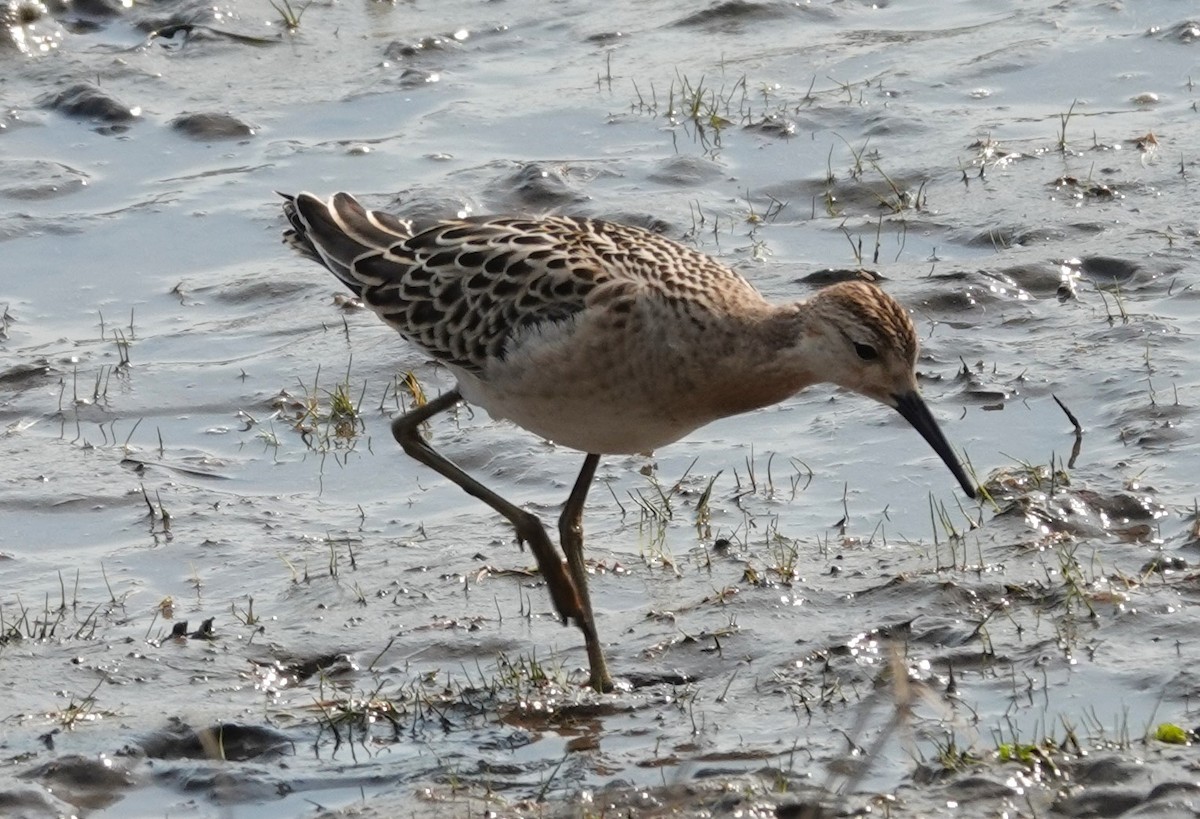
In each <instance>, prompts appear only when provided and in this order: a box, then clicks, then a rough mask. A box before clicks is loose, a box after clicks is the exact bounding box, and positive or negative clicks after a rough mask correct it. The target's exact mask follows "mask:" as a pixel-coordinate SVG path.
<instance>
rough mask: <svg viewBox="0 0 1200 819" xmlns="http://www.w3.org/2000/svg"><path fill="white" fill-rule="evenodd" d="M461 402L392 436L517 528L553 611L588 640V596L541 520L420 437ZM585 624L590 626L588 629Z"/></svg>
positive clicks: (400, 424) (423, 412)
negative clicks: (574, 579) (434, 418)
mask: <svg viewBox="0 0 1200 819" xmlns="http://www.w3.org/2000/svg"><path fill="white" fill-rule="evenodd" d="M461 400H462V395H461V394H460V393H459V391H458V389H457V388H455V389H452V390H450V391H449V392H446V393H443V394H442V395H440V396H438V397H437V398H435V399H433V400H432V401H428V402H426V403H425V404H424V405H423V406H420V407H418V408H416V409H414V410H411V411H410V412H406V413H405V414H404V415H401V416H400V417H399V418H396V419H395V420H393V421H392V435H394V436H395V437H396V441H397V442H399V444H400V446H401V448H402V449H403V450H404V451H405V453H407V454H408V455H409V456H410V457H412V458H414V459H416V460H418V461H420V462H421V463H423V464H425V465H426V466H428V467H429V468H430V469H432V470H434V471H435V472H438V473H439V474H441V475H442V476H444V477H446V478H449V479H450V480H452V481H454V482H455V483H456V484H458V485H459V486H461V487H462V488H463V489H464V490H466V492H467V494H469V495H473V496H474V497H476V498H479V499H480V500H481V501H483V502H484V503H486V504H487V505H488V506H490V507H492V508H493V509H495V510H496V511H497V512H499V513H500V514H501V515H504V517H506V518H507V519H508V521H509V522H510V523H511V524H512V525H513V526H514V527H516V530H517V538H518V539H519V540H520V541H521V542H522V543H528V544H529V549H530V551H532V552H533V557H534V559H535V560H537V564H538V569H539V570H541V573H542V577H544V578H545V579H546V585H547V587H549V589H550V598H551V600H553V602H554V608H555V609H556V610H557V611H558V614H559V616H560V617H562V619H563V624H564V625H565V624H566V623H567V621H568V620H571V619H574V620H575V622H576V623H578V624H579V627H580V628H581V629H583V630H584V638H585V640H586V639H587V635H588V625H590V623H591V611H590V609H585V608H584V604H583V602H581V600H583V601H586V599H587V597H586V595H587V592H586V590H585V591H584V596H583V597H582V598H581V597H580V594H579V590H578V589H577V588H576V586H575V584H574V583H573V582H572V581H571V577H570V575H569V574H567V571H566V569H565V568H564V567H563V562H562V559H561V558H560V557H559V556H558V551H557V550H556V549H555V548H554V544H553V543H551V542H550V538H549V536H547V534H546V528H545V527H544V526H542V522H541V521H540V520H538V517H537V515H533V514H530V513H529V512H526V511H525V510H524V509H522V508H520V507H519V506H516V505H515V504H512V503H510V502H508V501H506V500H505V499H504V498H502V497H500V496H499V495H497V494H496V493H495V492H493V491H492V490H490V489H488V488H487V487H486V486H484V485H483V484H482V483H480V482H479V481H477V480H475V479H474V478H472V477H471V476H470V475H468V474H467V473H466V472H463V471H462V470H461V469H459V468H458V467H457V466H455V465H454V464H453V463H451V462H450V461H449V460H447V459H446V458H445V457H444V456H442V455H439V454H438V453H437V452H436V451H435V450H434V449H433V447H431V446H430V445H429V444H428V443H427V442H426V441H425V439H424V438H422V437H421V424H423V423H425V422H426V421H427V420H429V418H431V417H432V416H434V415H437V414H438V413H439V412H443V411H444V410H447V409H449V408H450V407H452V406H454V405H455V404H457V403H458V402H459V401H461ZM593 468H594V466H593ZM585 623H586V624H588V625H585ZM591 631H592V634H593V635H594V634H595V629H594V628H593V629H592V630H591ZM592 639H594V637H593V638H592ZM588 646H589V648H588V654H589V655H590V654H591V647H590V646H591V643H590V642H589V643H588Z"/></svg>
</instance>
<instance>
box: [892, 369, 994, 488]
mask: <svg viewBox="0 0 1200 819" xmlns="http://www.w3.org/2000/svg"><path fill="white" fill-rule="evenodd" d="M892 397H893V398H895V399H896V411H897V412H899V413H900V414H901V415H903V416H904V420H906V421H908V423H910V424H912V425H913V429H915V430H916V431H917V432H919V433H921V437H922V438H924V439H925V440H926V441H928V442H929V445H930V446H931V447H933V451H934V452H936V453H937V454H938V455H939V456H940V457H941V459H942V460H943V461H945V463H946V466H948V467H950V471H951V472H953V473H954V477H956V478H958V483H959V485H960V486H962V488H963V491H964V492H966V493H967V497H969V498H974V497H975V493H976V489H975V484H973V483H971V479H970V478H968V477H967V472H966V470H965V469H963V467H962V464H961V463H959V461H958V456H957V455H955V454H954V450H953V449H951V448H950V442H949V441H947V440H946V436H945V435H943V434H942V428H941V427H939V426H938V422H937V421H936V420H935V419H934V417H933V413H931V412H930V411H929V407H928V406H927V405H926V403H925V399H923V398H921V395H920V394H919V393H917V392H916V391H915V390H914V391H913V392H909V393H904V394H903V395H894V396H892Z"/></svg>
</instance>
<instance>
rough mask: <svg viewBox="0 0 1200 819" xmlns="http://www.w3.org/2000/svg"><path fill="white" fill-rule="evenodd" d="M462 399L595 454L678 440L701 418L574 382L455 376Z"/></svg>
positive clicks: (550, 438)
mask: <svg viewBox="0 0 1200 819" xmlns="http://www.w3.org/2000/svg"><path fill="white" fill-rule="evenodd" d="M459 390H460V391H461V392H462V395H463V398H465V399H466V400H467V401H469V402H470V403H472V404H474V405H475V406H477V407H481V408H483V409H484V410H486V411H487V413H488V415H490V416H491V417H493V418H496V419H504V420H508V421H511V422H512V423H514V424H516V425H517V426H519V427H522V428H523V429H527V430H529V431H530V432H532V433H534V434H536V435H540V436H541V437H543V438H545V439H546V440H548V441H553V442H554V443H556V444H559V445H561V446H567V447H571V448H572V449H577V450H580V451H581V452H592V453H596V454H599V455H617V454H637V453H648V452H651V451H653V450H655V449H658V448H659V447H662V446H666V445H667V444H670V443H672V442H674V441H677V440H679V439H680V438H682V437H683V436H684V435H687V434H688V433H689V432H691V431H692V430H694V429H695V428H696V427H698V426H700V424H701V423H702V422H697V421H696V420H694V419H690V418H686V417H681V416H680V415H679V414H677V413H675V412H672V411H671V410H670V409H669V408H666V407H663V406H662V405H660V404H659V403H658V402H646V401H643V400H639V399H638V397H636V396H633V395H630V394H629V393H628V392H617V391H615V390H611V389H596V388H592V389H589V388H588V386H587V385H586V384H580V383H579V382H578V381H575V382H565V383H561V382H560V384H559V385H558V387H557V388H555V389H553V390H539V389H521V388H520V387H519V386H518V388H517V389H513V385H504V386H497V385H495V384H490V383H485V382H481V381H480V380H479V379H476V378H473V377H470V376H465V377H464V376H461V375H460V378H459Z"/></svg>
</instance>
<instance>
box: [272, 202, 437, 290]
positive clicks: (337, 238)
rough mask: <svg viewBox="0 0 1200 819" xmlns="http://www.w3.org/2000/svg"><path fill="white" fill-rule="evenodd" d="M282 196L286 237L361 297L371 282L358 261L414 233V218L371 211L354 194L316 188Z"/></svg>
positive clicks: (291, 243) (300, 252)
mask: <svg viewBox="0 0 1200 819" xmlns="http://www.w3.org/2000/svg"><path fill="white" fill-rule="evenodd" d="M279 195H280V196H282V197H283V199H284V203H283V213H284V215H285V216H286V217H287V220H288V222H289V223H290V224H291V228H289V229H288V230H286V231H284V233H283V240H284V242H286V243H287V244H288V245H290V246H291V247H292V248H293V249H294V250H296V252H298V253H299V254H300V255H301V256H305V257H307V258H309V259H312V260H313V261H316V262H320V263H321V264H323V265H324V266H325V267H327V268H329V270H330V272H332V273H333V275H335V276H337V277H338V279H340V280H341V282H342V283H343V284H345V285H346V286H347V287H349V288H350V289H351V290H352V291H354V293H355V294H357V295H360V296H361V295H362V290H363V287H364V285H366V284H368V283H369V282H366V281H363V279H362V278H361V277H360V276H359V275H358V274H357V273H356V271H355V262H356V261H357V260H358V259H359V258H360V257H362V256H363V255H364V254H371V253H378V252H379V251H382V250H386V249H387V248H389V247H391V246H392V245H394V244H395V243H397V242H402V241H404V240H405V239H408V238H409V237H411V236H412V230H413V228H412V223H411V222H409V221H408V220H405V219H399V218H397V217H395V216H392V215H390V214H387V213H382V212H380V211H370V210H367V209H366V208H364V207H363V206H362V205H360V204H359V202H358V200H357V199H355V198H354V197H353V196H351V195H350V194H348V193H336V194H334V195H333V196H331V197H330V198H329V199H328V200H322V199H320V198H318V197H316V196H314V195H313V194H311V193H299V194H296V195H295V196H291V195H290V194H286V193H281V194H279ZM370 283H377V282H370Z"/></svg>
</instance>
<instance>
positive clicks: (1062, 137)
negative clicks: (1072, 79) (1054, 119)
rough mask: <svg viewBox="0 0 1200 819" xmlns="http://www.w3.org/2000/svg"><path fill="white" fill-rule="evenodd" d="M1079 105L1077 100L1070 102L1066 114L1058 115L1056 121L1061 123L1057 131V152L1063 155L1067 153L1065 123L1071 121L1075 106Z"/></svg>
mask: <svg viewBox="0 0 1200 819" xmlns="http://www.w3.org/2000/svg"><path fill="white" fill-rule="evenodd" d="M1078 104H1079V100H1077V99H1075V100H1071V107H1070V108H1068V109H1067V113H1065V114H1059V115H1058V120H1059V122H1060V123H1061V125H1060V127H1059V130H1058V145H1057V147H1058V152H1059V153H1062V154H1065V153H1066V152H1067V123H1068V122H1070V121H1071V115H1072V114H1074V113H1075V106H1076V105H1078Z"/></svg>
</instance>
